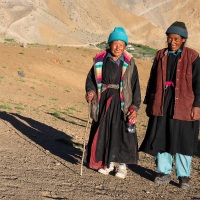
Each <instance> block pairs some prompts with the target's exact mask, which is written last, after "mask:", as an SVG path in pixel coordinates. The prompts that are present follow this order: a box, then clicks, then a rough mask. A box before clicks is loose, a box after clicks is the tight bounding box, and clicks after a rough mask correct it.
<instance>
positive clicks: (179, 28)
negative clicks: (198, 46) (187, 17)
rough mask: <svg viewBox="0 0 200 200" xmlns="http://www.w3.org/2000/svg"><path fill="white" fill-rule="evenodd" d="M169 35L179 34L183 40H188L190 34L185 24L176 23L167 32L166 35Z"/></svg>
mask: <svg viewBox="0 0 200 200" xmlns="http://www.w3.org/2000/svg"><path fill="white" fill-rule="evenodd" d="M169 34H177V35H180V36H182V37H183V38H188V32H187V28H186V26H185V23H184V22H178V21H176V22H174V23H173V24H172V25H171V26H170V27H169V28H168V29H167V31H166V35H169Z"/></svg>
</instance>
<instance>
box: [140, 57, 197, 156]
mask: <svg viewBox="0 0 200 200" xmlns="http://www.w3.org/2000/svg"><path fill="white" fill-rule="evenodd" d="M179 58H180V54H179V55H177V56H176V55H173V54H171V55H169V56H168V62H167V77H166V78H167V79H166V80H167V81H173V82H174V83H175V77H176V66H177V62H178V59H179ZM154 65H155V66H156V63H154ZM154 78H155V77H154ZM154 80H155V79H154ZM199 81H200V59H199V58H197V59H196V60H195V62H194V63H193V90H194V93H195V95H196V97H197V98H196V99H197V100H196V102H195V104H196V105H195V106H197V107H200V101H199V97H198V96H199V95H200V83H199ZM174 99H175V91H174V87H168V88H167V89H166V91H165V100H164V115H163V116H151V117H150V118H149V122H148V127H147V131H146V135H145V138H144V140H143V142H142V144H141V146H140V148H139V151H144V152H146V153H149V154H151V155H153V156H156V155H157V153H158V152H168V153H170V154H171V155H174V154H176V153H180V154H183V155H189V156H192V155H193V154H194V152H195V151H196V150H197V145H198V134H199V121H182V120H176V119H173V110H174Z"/></svg>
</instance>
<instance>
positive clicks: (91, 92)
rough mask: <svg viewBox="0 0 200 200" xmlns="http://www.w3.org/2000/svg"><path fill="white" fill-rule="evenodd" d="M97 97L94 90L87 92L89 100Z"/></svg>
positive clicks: (86, 96) (87, 99)
mask: <svg viewBox="0 0 200 200" xmlns="http://www.w3.org/2000/svg"><path fill="white" fill-rule="evenodd" d="M95 97H96V94H95V92H94V91H93V90H91V91H89V92H87V93H86V95H85V98H86V101H87V102H92V100H93V99H94V98H95Z"/></svg>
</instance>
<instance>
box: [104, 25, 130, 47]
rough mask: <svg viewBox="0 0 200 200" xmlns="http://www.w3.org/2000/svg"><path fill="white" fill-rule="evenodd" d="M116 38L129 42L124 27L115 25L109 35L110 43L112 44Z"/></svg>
mask: <svg viewBox="0 0 200 200" xmlns="http://www.w3.org/2000/svg"><path fill="white" fill-rule="evenodd" d="M114 40H121V41H124V42H125V43H126V45H127V44H128V36H127V34H126V31H125V30H124V28H122V27H115V28H114V31H113V32H112V33H111V34H110V35H109V38H108V44H110V43H111V42H112V41H114Z"/></svg>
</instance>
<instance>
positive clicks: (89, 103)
mask: <svg viewBox="0 0 200 200" xmlns="http://www.w3.org/2000/svg"><path fill="white" fill-rule="evenodd" d="M90 106H91V101H89V102H88V120H87V125H86V128H85V133H84V138H83V154H82V160H81V174H80V175H81V176H82V173H83V160H84V156H85V140H86V133H87V130H88V126H89V123H90Z"/></svg>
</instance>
